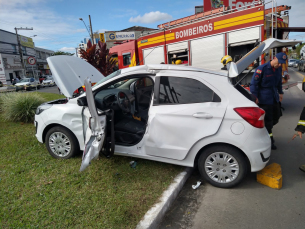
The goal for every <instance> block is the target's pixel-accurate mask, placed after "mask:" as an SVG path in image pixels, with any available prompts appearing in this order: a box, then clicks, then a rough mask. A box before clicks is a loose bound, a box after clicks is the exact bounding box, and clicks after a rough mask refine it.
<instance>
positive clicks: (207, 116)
mask: <svg viewBox="0 0 305 229" xmlns="http://www.w3.org/2000/svg"><path fill="white" fill-rule="evenodd" d="M193 117H195V118H206V119H210V118H213V115H211V114H208V113H202V112H199V113H195V114H193Z"/></svg>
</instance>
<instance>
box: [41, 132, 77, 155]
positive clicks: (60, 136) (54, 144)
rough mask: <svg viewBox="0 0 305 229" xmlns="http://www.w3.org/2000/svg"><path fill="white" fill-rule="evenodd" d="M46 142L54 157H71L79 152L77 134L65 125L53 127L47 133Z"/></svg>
mask: <svg viewBox="0 0 305 229" xmlns="http://www.w3.org/2000/svg"><path fill="white" fill-rule="evenodd" d="M45 144H46V147H47V150H48V151H49V153H50V154H51V156H52V157H55V158H60V159H69V158H71V157H73V156H74V155H75V154H77V152H79V144H78V141H77V139H76V137H75V135H74V134H73V133H72V132H71V131H70V130H68V129H67V128H65V127H62V126H55V127H52V128H51V129H50V130H49V131H48V132H47V134H46V137H45Z"/></svg>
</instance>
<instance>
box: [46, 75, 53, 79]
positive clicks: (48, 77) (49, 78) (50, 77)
mask: <svg viewBox="0 0 305 229" xmlns="http://www.w3.org/2000/svg"><path fill="white" fill-rule="evenodd" d="M45 80H53V77H51V76H49V77H47V78H46V79H45Z"/></svg>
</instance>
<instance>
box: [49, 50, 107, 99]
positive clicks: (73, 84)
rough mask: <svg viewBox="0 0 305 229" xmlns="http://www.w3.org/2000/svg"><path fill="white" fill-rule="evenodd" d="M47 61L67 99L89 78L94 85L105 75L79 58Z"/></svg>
mask: <svg viewBox="0 0 305 229" xmlns="http://www.w3.org/2000/svg"><path fill="white" fill-rule="evenodd" d="M47 61H48V64H49V66H50V69H51V71H52V74H53V79H54V81H55V83H56V85H57V86H58V87H59V89H60V91H61V92H62V93H63V94H64V95H65V96H66V97H70V98H71V97H72V96H73V92H74V91H75V90H76V89H77V88H79V87H81V86H83V85H84V81H85V79H86V78H87V77H89V78H90V79H91V82H92V83H96V82H98V81H100V80H101V79H103V78H104V75H103V74H102V73H100V72H99V71H98V70H97V69H96V68H94V67H93V66H92V65H91V64H89V63H88V62H86V61H85V60H83V59H80V58H78V57H74V56H65V55H61V56H52V57H49V58H47Z"/></svg>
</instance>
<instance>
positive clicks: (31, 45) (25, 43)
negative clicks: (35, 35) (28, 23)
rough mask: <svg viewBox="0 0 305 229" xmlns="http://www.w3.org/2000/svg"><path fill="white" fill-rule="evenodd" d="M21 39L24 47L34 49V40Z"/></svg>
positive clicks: (23, 37) (28, 38) (20, 37)
mask: <svg viewBox="0 0 305 229" xmlns="http://www.w3.org/2000/svg"><path fill="white" fill-rule="evenodd" d="M19 39H20V43H21V45H22V46H24V47H29V48H34V42H33V39H32V38H30V37H25V36H21V35H19Z"/></svg>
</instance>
